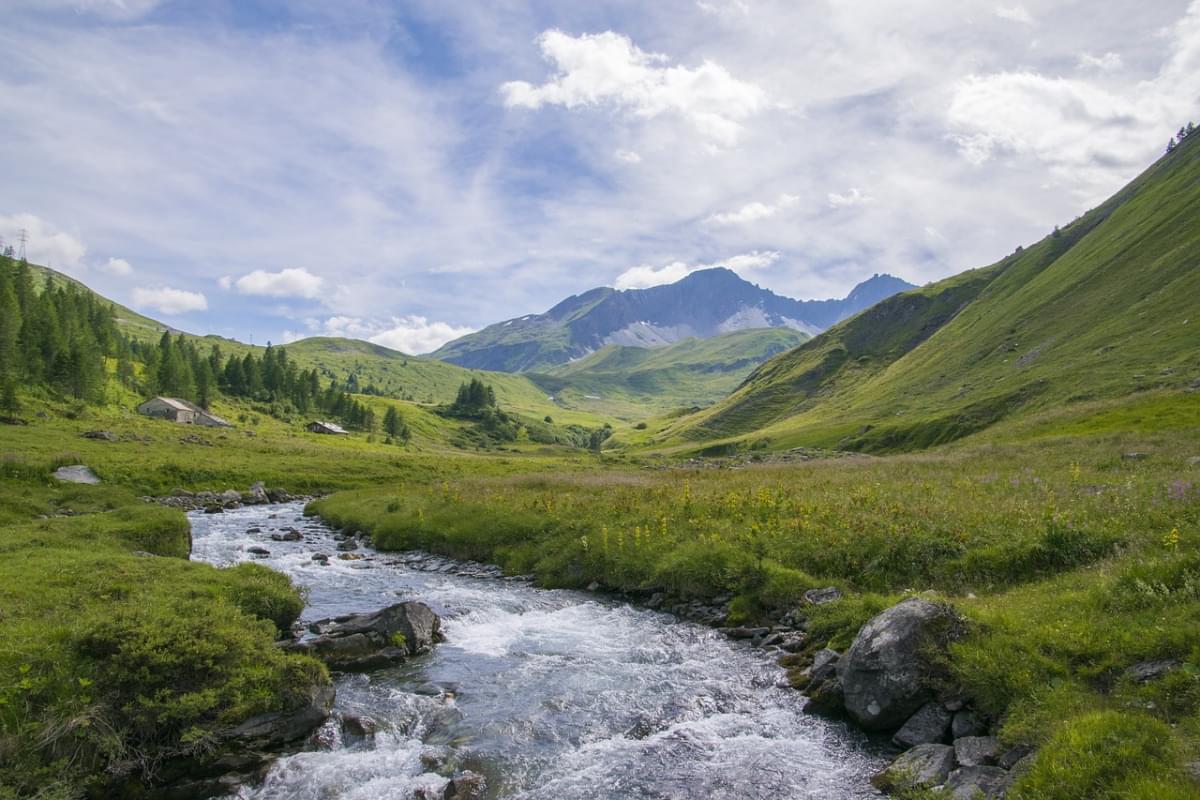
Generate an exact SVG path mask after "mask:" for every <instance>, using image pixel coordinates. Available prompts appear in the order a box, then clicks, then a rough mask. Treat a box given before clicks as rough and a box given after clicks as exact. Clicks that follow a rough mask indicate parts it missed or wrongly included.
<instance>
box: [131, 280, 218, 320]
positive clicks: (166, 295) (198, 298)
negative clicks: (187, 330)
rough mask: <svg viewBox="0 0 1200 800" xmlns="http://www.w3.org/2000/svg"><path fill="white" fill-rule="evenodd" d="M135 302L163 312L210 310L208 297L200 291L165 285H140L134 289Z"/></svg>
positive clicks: (140, 306)
mask: <svg viewBox="0 0 1200 800" xmlns="http://www.w3.org/2000/svg"><path fill="white" fill-rule="evenodd" d="M133 304H134V305H135V306H137V307H139V308H146V309H150V310H151V311H161V312H162V313H163V314H169V315H172V316H173V315H176V314H186V313H188V312H189V311H206V310H208V299H207V298H205V296H204V295H202V294H200V293H199V292H189V291H185V290H183V289H172V288H170V287H167V286H163V287H160V288H157V289H144V288H142V287H140V286H139V287H138V288H136V289H134V290H133Z"/></svg>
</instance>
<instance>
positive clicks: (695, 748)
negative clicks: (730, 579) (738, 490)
mask: <svg viewBox="0 0 1200 800" xmlns="http://www.w3.org/2000/svg"><path fill="white" fill-rule="evenodd" d="M283 508H284V509H288V510H286V511H284V510H281V509H280V508H279V507H274V508H270V510H268V507H249V508H242V509H235V510H232V511H227V512H225V513H223V514H217V515H204V514H194V515H192V522H193V526H194V542H195V548H196V549H195V557H196V558H198V559H202V560H205V561H208V562H209V563H213V564H217V565H228V564H234V563H241V562H243V561H247V560H253V561H256V562H258V563H263V564H266V565H268V566H271V567H273V568H275V569H279V570H280V571H282V572H284V573H285V574H288V575H289V576H291V577H292V578H293V580H295V581H296V582H297V584H299V585H301V586H303V587H305V588H306V590H307V592H308V602H309V605H308V606H307V607H306V609H305V611H304V612H303V613H302V616H301V620H300V622H301V624H305V623H306V622H307V621H310V620H314V619H318V618H322V617H333V616H338V615H340V614H346V613H351V612H356V611H364V610H368V609H372V608H380V607H383V606H386V605H389V604H391V603H395V602H397V601H403V600H407V599H411V600H417V599H419V600H422V601H424V602H427V603H428V604H429V605H430V606H431V607H432V608H434V609H435V610H436V611H437V612H438V614H439V615H440V616H441V617H442V618H443V620H444V623H443V628H444V631H445V634H446V642H444V643H443V644H439V645H437V647H435V648H434V650H433V652H432V653H430V654H429V655H426V656H423V657H421V658H419V659H416V660H414V661H411V662H409V663H407V664H405V665H403V666H401V667H399V668H397V669H394V670H385V671H382V672H376V673H371V674H365V675H364V674H356V675H344V676H342V677H340V678H338V679H337V681H336V684H335V685H336V688H337V691H338V697H337V699H336V701H335V703H334V708H333V712H334V717H333V721H332V722H331V723H330V724H329V725H328V726H327V727H326V728H324V729H323V730H322V732H321V734H320V736H319V738H320V742H321V743H320V744H319V745H317V747H316V749H312V750H308V751H305V752H300V753H296V754H294V755H291V756H286V757H284V758H283V759H281V760H280V761H279V762H277V763H276V765H275V766H274V767H273V768H272V769H271V771H270V772H269V773H268V775H267V776H266V778H265V779H264V780H263V782H262V783H261V784H259V785H257V786H254V787H248V788H243V789H242V795H241V796H242V797H245V798H255V800H268V799H269V798H285V797H287V798H292V797H298V798H305V797H313V798H316V797H325V796H337V797H340V798H347V799H350V798H359V797H361V798H367V797H371V798H374V797H378V796H380V795H387V796H397V797H407V796H409V795H410V793H416V792H417V791H428V792H436V791H441V790H442V789H443V788H444V785H445V783H446V780H447V776H448V775H449V774H453V772H454V771H455V770H461V769H470V770H473V771H476V772H478V773H479V774H481V775H484V776H486V778H487V781H488V786H489V796H493V797H518V798H551V797H554V798H574V797H578V798H583V797H588V798H596V797H612V798H618V797H629V796H637V795H638V794H639V793H640V794H647V793H648V794H649V795H651V796H653V795H656V794H657V795H658V796H661V795H662V794H663V793H667V794H668V795H670V794H672V793H679V792H683V793H685V794H687V795H688V796H710V797H733V796H739V797H768V796H780V795H784V796H792V797H811V798H814V799H815V798H846V799H847V800H849V799H850V798H853V799H854V800H858V799H859V798H868V797H875V796H877V794H876V792H875V790H874V789H873V788H872V787H871V786H870V783H869V779H870V777H871V775H873V774H874V773H875V772H876V771H877V770H878V769H879V767H880V766H882V764H883V763H884V760H883V759H882V758H881V757H880V756H879V755H877V754H876V753H875V751H874V750H873V749H872V748H873V747H874V746H873V745H872V744H871V743H870V741H869V740H868V739H866V738H865V737H861V736H859V735H856V734H853V733H852V732H850V730H849V729H848V728H847V727H846V726H845V725H844V724H843V723H839V722H830V721H825V720H821V719H817V718H813V717H811V716H809V715H806V714H804V713H803V710H802V706H803V700H802V698H801V697H800V695H798V694H797V693H795V692H792V691H791V690H790V689H787V688H785V687H784V686H782V685H781V684H782V683H783V681H784V674H783V673H782V671H781V670H780V669H779V668H778V667H777V666H776V665H775V664H774V662H773V659H772V658H771V657H770V656H769V655H768V654H766V653H764V652H763V651H761V650H758V649H754V648H750V647H749V646H747V644H746V643H740V644H739V643H735V642H732V641H730V640H728V639H726V638H725V637H723V636H722V635H721V634H720V633H718V632H717V631H714V630H711V629H708V628H705V627H701V626H698V625H694V624H691V623H687V622H683V621H680V620H678V619H675V618H673V617H671V616H669V615H666V614H663V613H658V612H654V611H651V610H644V609H638V608H634V607H632V606H630V605H628V604H626V603H622V602H618V601H615V600H610V599H608V598H603V597H597V596H595V595H590V594H587V593H580V592H574V591H563V590H544V589H538V588H536V587H534V586H532V585H530V584H529V583H528V582H527V581H525V580H520V579H503V578H498V576H497V574H496V571H495V569H494V568H490V567H484V566H482V565H473V564H457V563H454V562H450V561H447V560H445V559H438V558H435V557H431V556H419V555H415V554H406V555H395V556H393V555H390V554H383V553H376V552H374V551H372V550H371V549H369V548H366V547H363V546H361V543H360V542H354V540H352V539H346V538H344V537H339V536H338V535H336V533H335V532H334V531H332V530H329V529H325V528H324V526H323V525H321V524H320V523H319V522H317V521H316V520H313V519H311V518H310V519H304V518H303V517H302V516H301V513H302V511H301V509H300V507H299V505H298V504H292V505H290V506H286V507H283ZM271 514H276V515H277V516H276V517H275V518H274V519H272V518H271V516H270V515H271ZM286 527H291V528H295V529H297V530H299V531H300V532H301V533H302V539H301V540H298V541H296V540H293V541H277V540H274V539H272V538H271V535H272V533H274V532H276V531H278V530H282V529H284V528H286ZM251 529H257V530H256V531H253V532H250V531H251ZM348 542H353V543H354V545H355V546H354V547H353V549H350V548H349V546H348V544H347V543H348ZM339 546H340V547H342V548H344V549H339ZM251 548H260V549H263V550H267V551H268V552H267V553H266V554H262V553H260V552H252V551H251ZM314 555H326V556H328V559H327V560H324V559H317V560H314V558H313V556H314ZM341 556H345V558H342V557H341ZM418 567H419V568H418ZM347 720H355V721H353V722H350V728H347V726H346V724H345V723H346V721H347ZM358 720H368V721H367V723H366V725H365V726H363V725H362V724H361V723H360V722H358ZM368 730H369V731H370V732H369V733H367V734H366V735H364V733H363V732H364V731H368ZM322 793H324V794H322Z"/></svg>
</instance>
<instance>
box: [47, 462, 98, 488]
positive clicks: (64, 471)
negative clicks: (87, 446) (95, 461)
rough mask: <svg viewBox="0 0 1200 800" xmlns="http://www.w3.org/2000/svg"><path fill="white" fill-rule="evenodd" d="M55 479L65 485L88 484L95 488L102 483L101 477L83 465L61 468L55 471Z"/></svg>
mask: <svg viewBox="0 0 1200 800" xmlns="http://www.w3.org/2000/svg"><path fill="white" fill-rule="evenodd" d="M54 477H55V479H57V480H60V481H62V482H63V483H86V484H88V485H89V486H95V485H96V484H98V483H100V476H99V475H97V474H96V473H94V472H92V469H91V467H87V466H84V465H83V464H72V465H71V466H69V467H59V468H58V469H56V470H54Z"/></svg>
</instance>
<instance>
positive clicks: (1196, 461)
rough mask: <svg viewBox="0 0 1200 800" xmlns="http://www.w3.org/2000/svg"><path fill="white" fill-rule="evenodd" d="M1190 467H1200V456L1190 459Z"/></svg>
mask: <svg viewBox="0 0 1200 800" xmlns="http://www.w3.org/2000/svg"><path fill="white" fill-rule="evenodd" d="M1188 466H1189V467H1200V456H1192V457H1191V458H1189V459H1188Z"/></svg>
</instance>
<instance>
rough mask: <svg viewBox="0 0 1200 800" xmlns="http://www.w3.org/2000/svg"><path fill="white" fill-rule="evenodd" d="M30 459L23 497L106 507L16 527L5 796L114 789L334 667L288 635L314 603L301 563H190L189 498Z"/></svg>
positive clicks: (1, 603)
mask: <svg viewBox="0 0 1200 800" xmlns="http://www.w3.org/2000/svg"><path fill="white" fill-rule="evenodd" d="M47 466H49V465H47ZM27 468H28V465H26V469H27ZM14 472H15V471H14V470H13V469H12V466H11V464H10V465H8V468H7V472H6V474H5V475H4V481H3V486H4V495H5V497H6V499H8V500H9V503H8V505H9V507H10V509H11V507H12V505H13V504H12V499H13V498H14V497H17V498H20V497H24V498H25V499H26V500H28V501H29V502H31V503H35V504H37V503H45V504H46V505H47V506H49V507H53V508H56V509H59V510H60V511H61V510H65V509H72V510H73V511H75V512H92V513H80V515H79V516H59V517H51V518H46V519H35V520H30V521H27V522H25V523H22V524H6V525H5V526H4V527H2V528H0V609H2V611H0V797H35V796H36V797H41V798H70V797H78V796H80V795H81V794H82V793H83V792H84V791H85V790H86V791H91V792H93V793H97V796H103V795H105V794H106V793H107V792H109V791H111V788H108V787H110V786H111V784H112V782H114V781H120V779H122V778H124V777H139V776H140V777H145V776H149V775H153V774H154V773H155V771H156V770H157V768H158V767H159V766H161V765H162V764H163V763H165V762H167V761H169V760H170V759H172V758H177V757H180V756H188V757H202V756H203V755H205V754H206V753H207V752H209V750H210V749H211V747H212V744H213V742H214V737H215V734H216V732H217V731H218V730H220V729H221V728H222V727H224V726H228V725H230V724H232V723H236V722H239V721H241V720H243V719H246V718H247V717H249V716H252V715H254V714H259V713H263V712H267V711H277V710H283V709H286V708H288V707H289V706H290V705H291V704H292V703H294V702H296V701H298V700H299V699H300V693H302V692H303V690H304V689H305V688H306V687H308V686H311V685H313V684H314V683H323V682H327V681H328V676H327V675H326V673H325V671H324V668H323V667H322V666H321V665H320V664H318V663H317V662H315V661H312V660H310V659H307V658H298V657H293V656H285V655H283V654H282V653H281V652H280V651H279V650H278V649H277V648H276V647H275V646H274V645H273V642H274V640H275V639H276V637H277V635H278V632H279V631H280V630H281V629H286V627H287V626H289V625H290V624H291V622H292V621H293V620H294V619H295V618H296V616H297V615H298V614H299V612H300V610H301V608H302V607H303V600H302V598H301V596H300V594H299V592H298V591H297V590H296V589H295V588H294V587H292V585H291V584H290V582H289V581H288V579H287V578H286V577H284V576H282V575H280V574H278V573H275V572H272V571H271V570H268V569H266V568H263V567H259V566H256V565H243V566H239V567H236V568H233V569H214V568H212V567H209V566H206V565H203V564H195V563H191V562H189V561H188V560H187V555H188V550H189V546H188V525H187V520H186V518H185V517H184V516H183V515H182V514H181V513H179V512H177V511H172V510H168V509H163V508H159V507H156V506H149V505H144V504H136V505H135V504H130V503H129V502H128V500H129V496H128V494H127V492H125V491H122V490H120V489H117V490H114V489H110V488H106V487H87V486H77V487H70V488H64V489H55V488H53V487H49V486H46V485H44V482H41V481H37V480H36V479H32V478H31V476H30V474H29V473H28V472H26V471H24V470H23V471H22V472H20V473H17V474H14Z"/></svg>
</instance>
